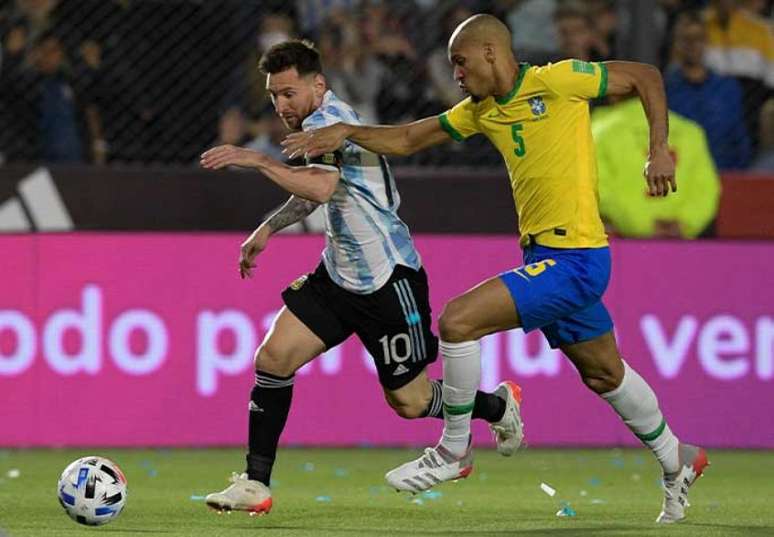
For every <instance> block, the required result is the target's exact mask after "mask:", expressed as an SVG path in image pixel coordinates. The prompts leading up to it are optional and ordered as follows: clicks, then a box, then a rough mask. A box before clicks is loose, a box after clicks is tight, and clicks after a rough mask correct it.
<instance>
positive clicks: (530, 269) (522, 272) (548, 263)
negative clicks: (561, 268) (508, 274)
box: [513, 259, 556, 280]
mask: <svg viewBox="0 0 774 537" xmlns="http://www.w3.org/2000/svg"><path fill="white" fill-rule="evenodd" d="M554 265H556V261H554V260H553V259H543V260H542V261H538V262H537V263H530V264H529V265H524V266H522V267H519V268H516V269H513V272H515V273H516V274H518V275H519V276H521V277H522V278H524V279H525V280H528V279H529V278H530V277H531V278H534V277H535V276H540V275H541V274H542V273H543V271H545V270H546V268H548V267H553V266H554Z"/></svg>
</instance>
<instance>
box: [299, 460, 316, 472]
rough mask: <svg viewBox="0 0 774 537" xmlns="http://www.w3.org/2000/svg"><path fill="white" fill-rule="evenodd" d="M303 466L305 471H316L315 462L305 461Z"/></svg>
mask: <svg viewBox="0 0 774 537" xmlns="http://www.w3.org/2000/svg"><path fill="white" fill-rule="evenodd" d="M302 468H303V469H304V472H314V463H313V462H305V463H304V465H303V466H302Z"/></svg>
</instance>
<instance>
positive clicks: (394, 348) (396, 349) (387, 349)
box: [379, 334, 411, 365]
mask: <svg viewBox="0 0 774 537" xmlns="http://www.w3.org/2000/svg"><path fill="white" fill-rule="evenodd" d="M379 343H381V344H382V350H383V351H384V365H390V361H392V362H395V363H396V364H399V363H401V362H405V361H406V360H408V359H409V357H410V356H411V338H409V335H408V334H395V335H394V336H392V338H390V336H384V337H382V338H381V339H379Z"/></svg>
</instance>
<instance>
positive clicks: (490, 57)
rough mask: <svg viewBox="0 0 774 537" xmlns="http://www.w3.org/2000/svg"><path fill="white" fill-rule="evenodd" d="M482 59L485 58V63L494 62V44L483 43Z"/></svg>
mask: <svg viewBox="0 0 774 537" xmlns="http://www.w3.org/2000/svg"><path fill="white" fill-rule="evenodd" d="M484 60H486V62H487V63H491V64H494V62H495V50H494V46H493V45H491V44H489V43H487V44H485V45H484Z"/></svg>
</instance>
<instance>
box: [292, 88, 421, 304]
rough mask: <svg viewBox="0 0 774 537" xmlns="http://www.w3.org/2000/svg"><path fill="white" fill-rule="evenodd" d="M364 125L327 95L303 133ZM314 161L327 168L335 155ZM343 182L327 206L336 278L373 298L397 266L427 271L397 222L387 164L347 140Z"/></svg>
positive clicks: (340, 164) (328, 257) (329, 256)
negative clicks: (324, 128)
mask: <svg viewBox="0 0 774 537" xmlns="http://www.w3.org/2000/svg"><path fill="white" fill-rule="evenodd" d="M342 121H343V122H346V123H350V124H360V117H359V116H358V115H357V112H355V111H354V110H353V109H352V107H351V106H349V105H348V104H347V103H345V102H344V101H342V100H340V99H339V98H338V97H336V95H334V94H333V92H332V91H330V90H328V91H326V92H325V95H324V96H323V101H322V104H321V105H320V107H319V108H318V109H317V110H315V111H314V112H313V113H312V114H310V115H309V116H307V117H306V119H304V121H303V123H302V124H301V128H302V129H303V130H305V131H306V130H314V129H319V128H321V127H326V126H328V125H333V124H335V123H340V122H342ZM323 157H327V159H326V158H322V159H315V160H316V162H313V163H311V165H313V166H321V167H325V168H328V167H330V166H329V164H334V160H333V155H324V156H323ZM335 164H336V168H337V169H338V170H340V174H341V175H340V179H339V183H338V185H337V186H336V191H335V192H334V193H333V196H332V197H331V199H330V200H329V201H328V202H327V203H326V204H325V250H324V251H323V254H322V259H323V263H324V264H325V268H326V269H327V270H328V274H329V275H330V277H331V279H332V280H333V281H334V282H336V284H338V285H339V286H341V287H343V288H344V289H346V290H348V291H352V292H355V293H361V294H366V293H372V292H374V291H376V290H377V289H379V288H380V287H382V286H383V285H384V284H385V283H387V280H388V279H389V278H390V275H391V274H392V271H393V270H394V269H395V266H396V265H406V266H407V267H411V268H413V269H415V270H418V269H419V268H420V267H421V266H422V261H421V259H420V257H419V253H418V252H417V250H416V248H414V242H413V241H412V240H411V235H410V233H409V230H408V226H406V224H405V223H404V222H403V221H402V220H401V219H400V218H399V217H398V207H399V205H400V196H399V195H398V190H397V188H396V187H395V179H394V177H393V175H392V171H391V170H390V166H389V165H388V164H387V159H385V158H384V156H382V155H377V154H375V153H371V152H370V151H366V150H365V149H363V148H362V147H360V146H358V145H356V144H354V143H352V142H350V141H349V140H346V141H345V142H344V144H343V145H342V146H341V147H340V148H339V151H337V152H336V155H335Z"/></svg>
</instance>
